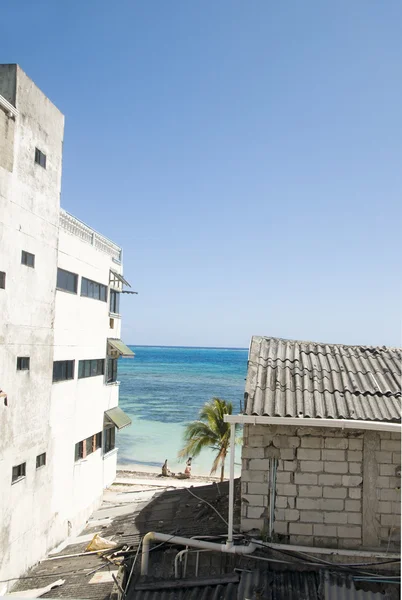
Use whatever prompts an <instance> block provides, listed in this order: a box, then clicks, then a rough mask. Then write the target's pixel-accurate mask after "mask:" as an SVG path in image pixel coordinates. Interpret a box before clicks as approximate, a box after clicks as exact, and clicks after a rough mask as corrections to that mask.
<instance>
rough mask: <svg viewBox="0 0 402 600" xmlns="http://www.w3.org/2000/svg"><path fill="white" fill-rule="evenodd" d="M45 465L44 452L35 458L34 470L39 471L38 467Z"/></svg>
mask: <svg viewBox="0 0 402 600" xmlns="http://www.w3.org/2000/svg"><path fill="white" fill-rule="evenodd" d="M45 464H46V452H44V453H43V454H39V455H38V456H37V457H36V468H37V469H39V468H40V467H44V466H45Z"/></svg>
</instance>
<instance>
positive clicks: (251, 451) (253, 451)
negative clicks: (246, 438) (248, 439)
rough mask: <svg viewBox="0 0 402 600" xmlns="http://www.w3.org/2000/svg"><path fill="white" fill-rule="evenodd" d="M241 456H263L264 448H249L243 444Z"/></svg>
mask: <svg viewBox="0 0 402 600" xmlns="http://www.w3.org/2000/svg"><path fill="white" fill-rule="evenodd" d="M241 457H242V458H264V448H250V447H249V446H247V447H245V446H243V451H242V453H241Z"/></svg>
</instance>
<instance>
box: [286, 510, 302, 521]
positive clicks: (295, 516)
mask: <svg viewBox="0 0 402 600" xmlns="http://www.w3.org/2000/svg"><path fill="white" fill-rule="evenodd" d="M299 516H300V513H299V511H298V510H296V509H294V508H293V509H292V508H287V509H286V510H285V520H286V521H298V520H299Z"/></svg>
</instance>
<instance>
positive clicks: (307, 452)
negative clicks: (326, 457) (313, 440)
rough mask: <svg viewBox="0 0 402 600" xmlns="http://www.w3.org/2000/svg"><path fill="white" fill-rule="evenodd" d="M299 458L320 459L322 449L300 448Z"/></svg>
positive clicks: (298, 451)
mask: <svg viewBox="0 0 402 600" xmlns="http://www.w3.org/2000/svg"><path fill="white" fill-rule="evenodd" d="M297 458H298V460H320V458H321V450H316V449H314V448H298V450H297Z"/></svg>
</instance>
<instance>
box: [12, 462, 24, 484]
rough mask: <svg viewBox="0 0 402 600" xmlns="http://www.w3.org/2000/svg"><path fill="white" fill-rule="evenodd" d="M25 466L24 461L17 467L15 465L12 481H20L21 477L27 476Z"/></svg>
mask: <svg viewBox="0 0 402 600" xmlns="http://www.w3.org/2000/svg"><path fill="white" fill-rule="evenodd" d="M25 468H26V463H22V464H20V465H17V466H16V467H13V474H12V477H11V483H15V482H16V481H19V480H20V479H23V478H24V477H25Z"/></svg>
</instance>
